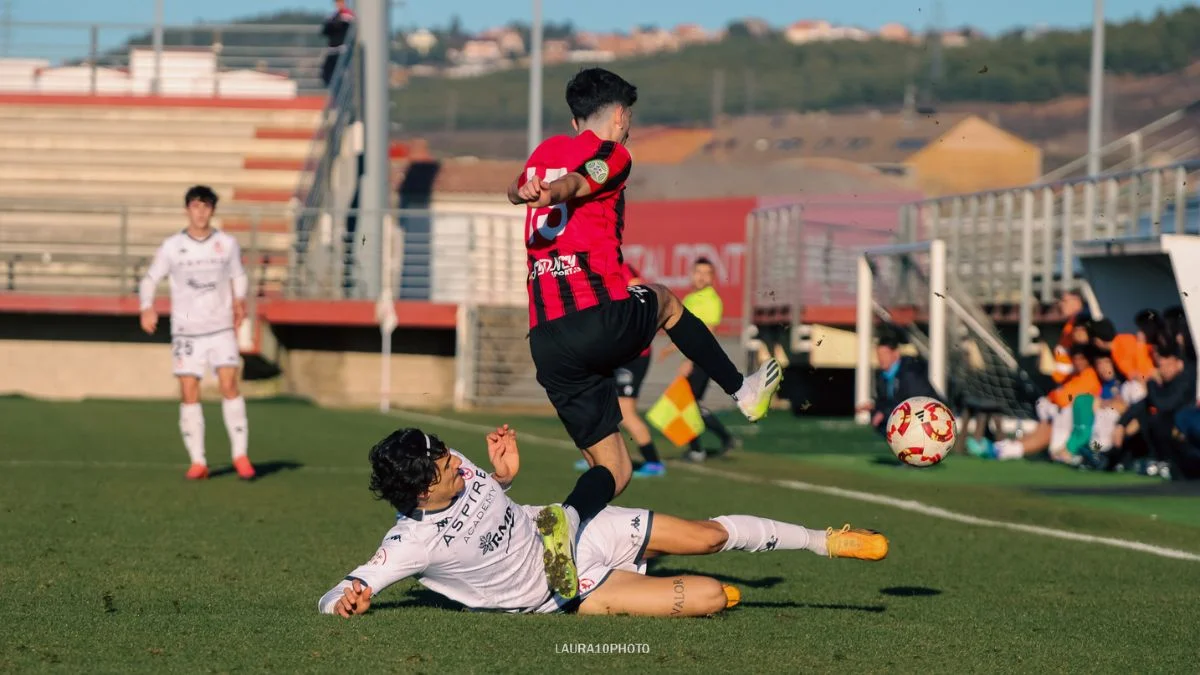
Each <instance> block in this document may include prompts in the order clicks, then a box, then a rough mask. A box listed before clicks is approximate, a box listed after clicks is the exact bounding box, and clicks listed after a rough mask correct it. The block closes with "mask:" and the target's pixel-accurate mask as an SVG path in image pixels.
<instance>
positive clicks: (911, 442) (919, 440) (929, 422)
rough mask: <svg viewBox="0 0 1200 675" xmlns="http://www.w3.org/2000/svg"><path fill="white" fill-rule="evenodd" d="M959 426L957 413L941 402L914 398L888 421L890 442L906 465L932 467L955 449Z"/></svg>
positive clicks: (897, 407) (889, 417) (895, 411)
mask: <svg viewBox="0 0 1200 675" xmlns="http://www.w3.org/2000/svg"><path fill="white" fill-rule="evenodd" d="M956 432H957V425H956V423H955V420H954V413H952V412H950V409H949V408H947V407H946V404H944V403H942V402H941V401H939V400H937V399H934V398H929V397H928V396H914V397H912V398H910V399H908V400H906V401H904V402H903V403H901V404H900V405H898V406H896V409H895V410H893V411H892V414H891V415H889V416H888V421H887V442H888V445H889V446H891V448H892V452H893V453H895V455H896V457H897V458H899V459H900V461H901V462H904V463H905V464H911V465H912V466H933V465H934V464H937V463H938V462H940V461H942V458H943V457H945V456H946V454H947V453H949V452H950V448H952V447H954V437H955V435H956Z"/></svg>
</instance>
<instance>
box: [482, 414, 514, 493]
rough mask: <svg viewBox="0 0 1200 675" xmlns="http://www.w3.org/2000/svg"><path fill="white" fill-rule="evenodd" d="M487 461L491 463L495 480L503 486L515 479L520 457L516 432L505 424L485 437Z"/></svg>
mask: <svg viewBox="0 0 1200 675" xmlns="http://www.w3.org/2000/svg"><path fill="white" fill-rule="evenodd" d="M487 447H488V459H490V460H491V461H492V468H493V469H495V473H496V480H497V481H498V482H500V483H503V484H505V485H507V484H509V483H511V482H512V481H513V479H514V478H516V477H517V472H518V471H520V469H521V455H520V453H519V452H518V451H517V432H516V430H515V429H510V428H509V427H508V425H507V424H505V425H504V426H502V427H499V428H498V429H496V430H495V431H493V432H492V433H490V434H488V435H487Z"/></svg>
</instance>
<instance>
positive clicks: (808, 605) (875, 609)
mask: <svg viewBox="0 0 1200 675" xmlns="http://www.w3.org/2000/svg"><path fill="white" fill-rule="evenodd" d="M738 607H739V608H741V607H754V608H757V609H787V608H790V609H833V610H841V611H851V612H869V613H871V614H882V613H883V612H886V611H887V606H886V605H842V604H835V605H829V604H822V603H815V602H791V601H788V602H742V603H740V604H739V605H738Z"/></svg>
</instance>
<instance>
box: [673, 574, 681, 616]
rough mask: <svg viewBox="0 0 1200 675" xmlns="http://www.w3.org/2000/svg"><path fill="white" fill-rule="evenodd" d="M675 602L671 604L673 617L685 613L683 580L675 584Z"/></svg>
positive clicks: (676, 581)
mask: <svg viewBox="0 0 1200 675" xmlns="http://www.w3.org/2000/svg"><path fill="white" fill-rule="evenodd" d="M674 584H675V586H674V591H675V602H674V603H672V604H671V616H675V615H676V614H682V613H683V579H682V578H680V579H676V580H675V582H674Z"/></svg>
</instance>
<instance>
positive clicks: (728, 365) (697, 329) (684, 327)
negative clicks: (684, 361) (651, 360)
mask: <svg viewBox="0 0 1200 675" xmlns="http://www.w3.org/2000/svg"><path fill="white" fill-rule="evenodd" d="M667 336H668V337H670V338H671V342H674V343H675V346H676V347H678V348H679V351H680V352H682V353H683V355H684V356H686V357H687V358H688V360H689V361H694V362H695V363H696V365H698V366H700V367H701V368H703V369H704V372H706V373H708V374H709V376H711V377H712V379H713V381H714V382H716V383H717V386H719V387H721V389H723V390H724V391H725V393H726V394H729V395H730V396H733V395H734V394H736V393H737V391H738V389H741V388H742V374H741V373H739V372H738V369H737V366H735V365H733V361H730V360H729V357H728V356H727V355H726V354H725V350H723V349H721V345H720V344H718V343H717V338H716V337H714V336H713V334H712V332H711V331H709V330H708V327H707V326H705V325H704V324H703V323H702V322H701V321H700V319H697V318H696V315H695V314H692V313H691V312H689V311H688V310H687V309H686V308H685V309H684V310H683V316H681V317H679V321H678V322H677V323H676V324H675V325H674V326H673V327H671V328H668V329H667Z"/></svg>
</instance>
